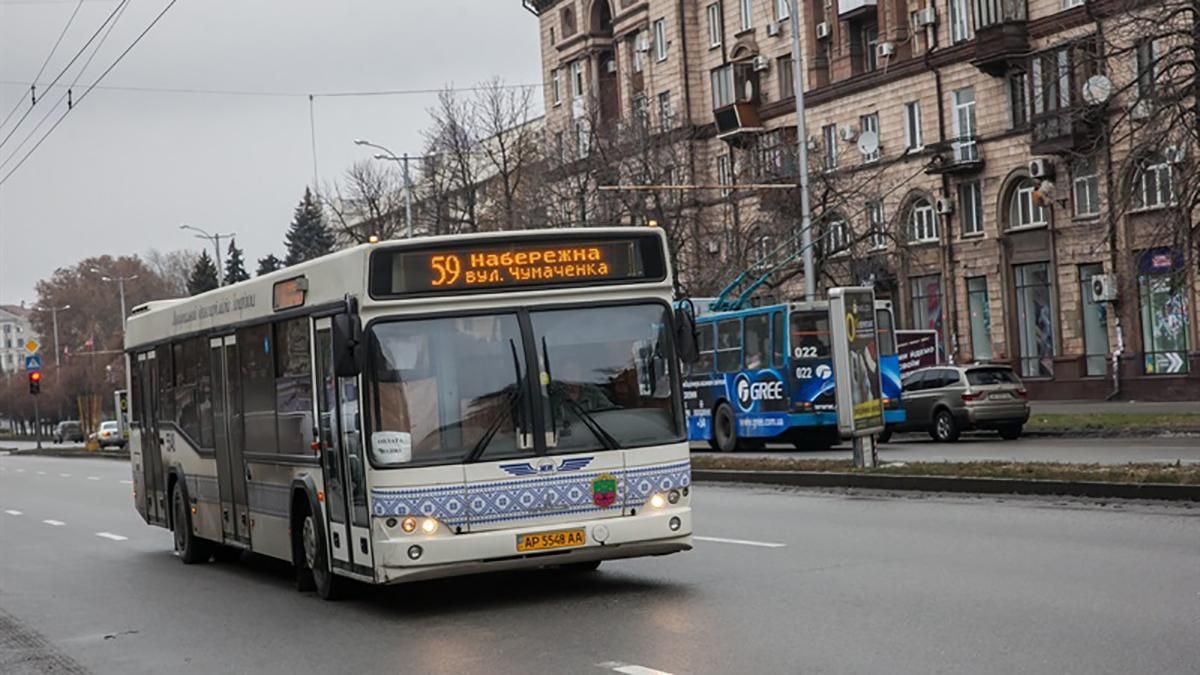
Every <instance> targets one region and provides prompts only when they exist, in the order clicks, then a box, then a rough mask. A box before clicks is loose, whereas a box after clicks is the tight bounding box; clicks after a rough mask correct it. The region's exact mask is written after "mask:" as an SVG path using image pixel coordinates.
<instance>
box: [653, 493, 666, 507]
mask: <svg viewBox="0 0 1200 675" xmlns="http://www.w3.org/2000/svg"><path fill="white" fill-rule="evenodd" d="M666 505H667V498H666V497H664V496H663V495H662V493H661V492H655V493H654V495H653V496H652V497H650V506H651V507H653V508H656V509H661V508H662V507H664V506H666Z"/></svg>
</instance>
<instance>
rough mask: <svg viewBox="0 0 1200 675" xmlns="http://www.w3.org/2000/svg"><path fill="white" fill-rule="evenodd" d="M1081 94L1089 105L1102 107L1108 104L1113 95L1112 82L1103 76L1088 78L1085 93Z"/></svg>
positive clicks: (1085, 83) (1084, 87)
mask: <svg viewBox="0 0 1200 675" xmlns="http://www.w3.org/2000/svg"><path fill="white" fill-rule="evenodd" d="M1080 93H1081V94H1082V95H1083V100H1084V101H1085V102H1086V103H1087V104H1088V105H1102V104H1104V103H1107V102H1108V99H1109V98H1111V97H1112V93H1113V84H1112V80H1110V79H1108V78H1107V77H1105V76H1103V75H1093V76H1091V77H1089V78H1088V80H1087V82H1084V83H1083V91H1081V92H1080Z"/></svg>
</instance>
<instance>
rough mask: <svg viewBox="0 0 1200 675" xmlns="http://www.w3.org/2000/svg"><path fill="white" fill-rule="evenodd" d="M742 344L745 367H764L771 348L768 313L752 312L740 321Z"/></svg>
mask: <svg viewBox="0 0 1200 675" xmlns="http://www.w3.org/2000/svg"><path fill="white" fill-rule="evenodd" d="M742 344H743V345H744V346H745V348H746V369H747V370H758V369H760V368H766V367H767V365H769V364H768V363H767V354H769V353H770V351H771V349H770V346H771V317H770V315H769V314H754V315H751V316H748V317H746V319H745V321H743V322H742Z"/></svg>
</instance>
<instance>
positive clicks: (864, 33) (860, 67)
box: [851, 21, 879, 74]
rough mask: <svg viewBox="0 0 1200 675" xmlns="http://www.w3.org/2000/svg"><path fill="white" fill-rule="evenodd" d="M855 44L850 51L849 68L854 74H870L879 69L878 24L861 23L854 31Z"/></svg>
mask: <svg viewBox="0 0 1200 675" xmlns="http://www.w3.org/2000/svg"><path fill="white" fill-rule="evenodd" d="M854 39H855V41H856V44H855V45H854V49H853V50H851V60H852V63H851V67H852V68H853V70H854V73H855V74H859V73H870V72H873V71H874V70H875V69H876V68H878V67H879V55H878V52H877V51H876V49H877V48H878V46H879V24H877V23H876V22H874V21H867V22H863V23H862V24H861V25H858V26H857V27H856V30H855V31H854Z"/></svg>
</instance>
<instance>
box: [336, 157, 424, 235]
mask: <svg viewBox="0 0 1200 675" xmlns="http://www.w3.org/2000/svg"><path fill="white" fill-rule="evenodd" d="M325 194H326V195H332V196H331V197H329V196H327V197H325V198H324V202H325V207H326V209H327V210H328V211H329V213H330V224H331V226H332V229H333V230H334V232H335V233H336V235H337V238H338V239H339V240H340V241H341V242H343V243H348V244H362V243H365V242H367V241H368V240H369V239H370V238H371V237H372V236H377V237H379V238H380V239H383V240H387V239H394V238H396V237H397V236H398V235H400V234H402V233H403V230H404V226H405V223H404V179H403V176H402V175H401V172H400V170H399V169H398V168H397V167H395V166H393V165H392V164H390V163H387V164H385V163H381V162H379V161H378V160H360V161H358V162H355V163H354V164H353V165H351V167H350V168H349V169H347V170H346V173H345V175H344V176H343V177H342V180H341V181H340V182H338V183H337V184H335V185H333V186H332V187H331V188H326V190H325Z"/></svg>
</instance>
